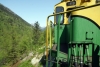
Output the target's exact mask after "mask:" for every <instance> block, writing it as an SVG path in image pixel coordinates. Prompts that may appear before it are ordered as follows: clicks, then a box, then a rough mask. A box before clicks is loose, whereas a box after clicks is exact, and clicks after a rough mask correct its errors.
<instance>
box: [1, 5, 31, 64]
mask: <svg viewBox="0 0 100 67" xmlns="http://www.w3.org/2000/svg"><path fill="white" fill-rule="evenodd" d="M32 28H33V27H32V26H31V25H30V24H29V23H27V22H26V21H25V20H23V19H22V18H21V17H19V16H18V15H17V14H15V13H14V12H13V11H11V10H10V9H9V8H7V7H5V6H3V5H2V4H0V66H1V65H5V64H7V63H11V64H14V63H16V62H17V61H18V60H19V59H20V58H21V57H24V54H25V53H27V52H28V51H31V50H32V47H33V45H32V37H33V33H32Z"/></svg>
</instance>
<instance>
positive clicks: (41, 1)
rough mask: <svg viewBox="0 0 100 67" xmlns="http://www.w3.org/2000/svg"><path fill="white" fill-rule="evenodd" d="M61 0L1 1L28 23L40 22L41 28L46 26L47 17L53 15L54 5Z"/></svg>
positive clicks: (0, 1)
mask: <svg viewBox="0 0 100 67" xmlns="http://www.w3.org/2000/svg"><path fill="white" fill-rule="evenodd" d="M60 1H61V0H0V3H1V4H3V5H5V6H6V7H8V8H10V9H11V10H12V11H13V12H15V13H16V14H17V15H19V16H20V17H22V18H23V19H24V20H26V21H27V22H28V23H30V24H33V23H34V22H35V21H39V23H40V26H41V27H44V26H46V17H47V16H48V15H50V14H52V13H53V11H54V5H55V4H57V3H58V2H60Z"/></svg>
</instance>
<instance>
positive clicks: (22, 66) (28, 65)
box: [18, 60, 33, 67]
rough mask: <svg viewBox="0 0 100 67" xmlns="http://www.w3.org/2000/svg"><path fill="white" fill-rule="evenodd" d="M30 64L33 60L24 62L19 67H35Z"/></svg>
mask: <svg viewBox="0 0 100 67" xmlns="http://www.w3.org/2000/svg"><path fill="white" fill-rule="evenodd" d="M30 62H31V60H27V61H25V62H22V63H21V64H20V65H19V66H18V67H33V65H32V64H31V63H30Z"/></svg>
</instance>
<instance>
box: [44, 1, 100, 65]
mask: <svg viewBox="0 0 100 67" xmlns="http://www.w3.org/2000/svg"><path fill="white" fill-rule="evenodd" d="M54 9H55V10H54V14H52V15H49V16H48V17H47V39H46V50H45V51H46V58H45V61H46V64H45V65H44V67H100V36H99V34H100V0H62V1H61V2H60V3H58V4H56V5H55V6H54ZM51 16H54V23H53V25H54V32H55V33H54V43H52V38H51V32H50V34H49V35H50V38H49V39H50V41H48V36H49V35H48V31H49V29H50V31H51V27H52V25H50V24H49V17H51ZM48 42H50V45H48V44H49V43H48ZM52 44H53V45H52ZM48 46H49V47H48Z"/></svg>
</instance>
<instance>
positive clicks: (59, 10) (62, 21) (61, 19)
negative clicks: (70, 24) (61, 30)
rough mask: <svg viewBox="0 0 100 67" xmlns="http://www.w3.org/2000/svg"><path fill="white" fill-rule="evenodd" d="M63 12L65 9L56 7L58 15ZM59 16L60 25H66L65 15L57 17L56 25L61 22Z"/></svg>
mask: <svg viewBox="0 0 100 67" xmlns="http://www.w3.org/2000/svg"><path fill="white" fill-rule="evenodd" d="M63 11H64V8H63V7H56V13H59V12H63ZM59 16H61V18H60V24H63V23H64V14H61V15H56V23H58V22H59Z"/></svg>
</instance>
